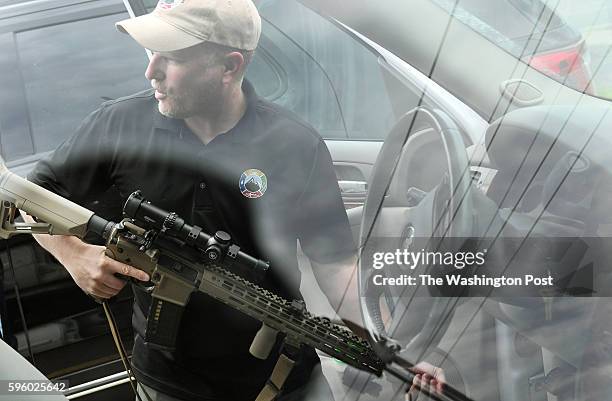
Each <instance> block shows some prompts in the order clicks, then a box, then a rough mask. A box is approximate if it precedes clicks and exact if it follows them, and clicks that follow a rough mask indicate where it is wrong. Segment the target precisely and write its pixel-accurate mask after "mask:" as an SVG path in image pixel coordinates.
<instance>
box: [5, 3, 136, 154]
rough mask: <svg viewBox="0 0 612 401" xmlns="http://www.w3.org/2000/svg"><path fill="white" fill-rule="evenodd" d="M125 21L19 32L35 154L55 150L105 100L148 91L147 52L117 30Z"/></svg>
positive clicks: (109, 18) (103, 19)
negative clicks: (145, 72) (146, 73)
mask: <svg viewBox="0 0 612 401" xmlns="http://www.w3.org/2000/svg"><path fill="white" fill-rule="evenodd" d="M122 18H127V14H119V15H109V16H104V17H100V18H95V19H91V20H82V21H76V22H70V23H65V24H60V25H54V26H49V27H44V28H40V29H34V30H30V31H25V32H18V33H16V35H15V40H16V46H17V52H18V54H19V63H20V71H21V76H22V79H23V82H24V90H25V96H26V100H27V106H28V111H29V124H30V129H31V135H32V137H33V143H34V152H42V151H47V150H51V149H54V148H55V147H56V146H57V144H58V143H60V142H61V141H62V140H64V139H66V138H67V137H68V136H69V135H70V134H71V133H72V132H73V131H74V130H75V129H76V127H77V126H78V124H79V122H80V121H82V119H83V117H84V116H86V115H87V114H88V113H90V112H91V111H93V110H95V109H96V108H97V107H99V105H100V103H102V102H103V101H104V100H108V99H115V98H118V97H120V96H124V95H126V94H129V93H134V92H137V91H140V90H143V89H146V88H148V83H147V81H146V79H145V78H144V66H145V65H146V63H145V61H146V55H145V53H144V52H143V51H142V49H141V48H140V47H139V46H138V45H137V44H136V43H135V42H134V41H133V40H131V39H130V38H129V37H127V36H126V35H122V34H120V33H119V32H117V31H116V29H115V27H114V23H115V22H116V21H117V20H120V19H122ZM6 156H8V159H11V155H10V154H8V155H6Z"/></svg>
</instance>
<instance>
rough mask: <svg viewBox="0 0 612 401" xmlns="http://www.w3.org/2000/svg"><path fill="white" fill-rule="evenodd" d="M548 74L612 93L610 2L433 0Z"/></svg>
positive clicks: (605, 94)
mask: <svg viewBox="0 0 612 401" xmlns="http://www.w3.org/2000/svg"><path fill="white" fill-rule="evenodd" d="M432 1H433V2H434V3H435V4H437V5H438V6H440V7H442V8H443V9H444V10H445V11H447V12H448V13H450V14H452V15H453V17H454V18H455V19H457V20H459V21H461V22H462V23H464V24H466V25H468V26H469V27H470V28H472V29H473V30H475V31H476V32H478V33H479V34H481V35H482V36H483V37H485V38H486V39H488V40H489V41H491V42H493V43H494V44H496V45H497V46H499V47H500V48H502V49H504V50H505V51H507V52H508V53H510V54H511V55H513V56H514V57H516V58H517V59H520V60H522V61H523V62H525V63H528V64H529V65H530V66H531V67H533V68H535V69H537V70H538V71H540V72H542V73H544V74H546V75H547V76H549V77H551V78H553V79H555V80H557V81H559V82H561V83H562V84H564V85H566V86H569V87H571V88H573V89H576V90H578V91H581V92H585V93H588V94H592V95H596V96H600V97H604V98H608V99H610V98H612V57H611V56H610V48H611V46H612V4H610V2H609V1H606V0H587V1H584V2H582V1H581V2H578V1H573V0H554V1H553V0H550V1H548V0H493V1H491V0H459V1H456V0H432Z"/></svg>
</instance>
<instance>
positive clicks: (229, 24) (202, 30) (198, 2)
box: [115, 0, 261, 52]
mask: <svg viewBox="0 0 612 401" xmlns="http://www.w3.org/2000/svg"><path fill="white" fill-rule="evenodd" d="M115 26H116V27H117V29H118V30H119V31H120V32H123V33H127V34H129V35H130V36H131V37H132V38H134V40H136V41H137V42H138V43H140V45H141V46H143V47H145V48H147V49H149V50H152V51H159V52H169V51H174V50H180V49H185V48H187V47H191V46H195V45H197V44H200V43H204V42H213V43H216V44H219V45H223V46H229V47H233V48H236V49H242V50H254V49H255V48H256V47H257V42H258V41H259V35H260V34H261V18H260V17H259V13H258V12H257V8H255V5H254V4H253V2H252V1H251V0H159V2H158V3H157V6H156V7H155V10H153V11H152V12H151V13H150V14H146V15H141V16H139V17H136V18H131V19H126V20H123V21H119V22H117V23H116V24H115Z"/></svg>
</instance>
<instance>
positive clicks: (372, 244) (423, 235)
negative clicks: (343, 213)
mask: <svg viewBox="0 0 612 401" xmlns="http://www.w3.org/2000/svg"><path fill="white" fill-rule="evenodd" d="M432 149H437V152H434V154H443V155H444V158H443V159H444V160H440V161H439V163H428V165H429V166H431V167H430V169H431V170H435V171H418V170H416V168H415V167H418V166H416V165H415V164H416V162H415V160H418V159H421V160H422V159H423V157H426V158H427V157H431V155H429V154H427V153H425V154H424V152H428V151H431V150H432ZM415 175H418V176H415ZM429 176H431V177H429ZM415 177H417V178H416V179H415ZM415 182H418V183H420V186H421V188H417V187H415V186H414V185H412V184H411V183H415ZM436 183H437V185H435V184H436ZM472 203H473V201H472V193H471V175H470V170H469V164H468V158H467V153H466V151H465V145H464V142H463V139H462V137H461V132H460V130H459V128H458V127H457V126H456V125H455V123H454V122H453V121H452V120H451V119H450V117H448V116H447V115H446V114H445V113H443V112H442V111H440V110H431V109H428V108H425V107H417V108H415V109H413V110H411V111H409V112H408V113H406V114H405V115H404V116H402V118H401V119H400V120H399V121H398V122H397V124H396V125H395V126H394V128H393V129H392V130H391V132H390V134H389V136H388V137H387V139H386V140H385V143H384V144H383V146H382V149H381V151H380V153H379V155H378V158H377V160H376V163H375V165H374V169H373V172H372V179H371V186H370V189H369V191H368V195H367V198H366V202H365V206H364V211H363V216H362V224H361V232H360V241H359V244H360V258H359V290H360V303H361V305H360V306H361V311H362V317H363V319H364V324H365V326H366V328H367V329H368V330H369V331H370V334H371V335H373V336H374V338H377V337H378V336H379V335H383V336H385V337H387V336H390V337H392V338H393V339H394V340H396V341H398V342H399V343H400V345H401V346H402V348H403V353H406V354H407V355H411V354H414V357H417V358H421V357H422V356H423V354H424V353H425V352H426V350H427V349H428V348H429V347H430V346H435V345H436V344H437V341H439V339H440V338H441V337H442V335H443V334H444V330H443V329H442V326H443V325H444V324H445V323H448V321H450V317H451V316H452V306H453V305H454V298H450V297H432V296H431V294H430V293H429V289H428V288H427V287H426V286H423V285H420V284H421V283H420V280H418V278H419V277H418V275H419V274H423V273H425V270H424V267H423V266H416V267H414V269H413V270H410V269H408V268H407V266H406V265H405V264H404V265H399V264H395V265H385V266H384V267H383V268H381V266H380V263H379V266H378V268H375V266H374V263H373V261H374V259H373V257H374V256H373V255H374V253H376V252H379V253H380V252H383V251H389V252H394V251H397V250H400V251H403V250H407V251H409V252H418V251H421V250H426V251H427V250H432V251H435V250H439V249H440V246H441V244H440V241H439V240H438V239H439V238H441V237H443V238H446V241H448V240H450V241H451V246H452V241H453V239H455V238H456V239H461V238H465V237H469V236H470V235H471V232H472V224H473V223H472ZM444 246H445V249H444V250H445V251H448V250H450V249H448V243H446V244H445V245H444ZM402 274H405V275H412V276H414V277H416V278H417V285H411V286H405V285H376V284H375V276H377V275H378V276H379V277H378V282H380V276H381V275H382V276H391V277H400V276H401V275H402ZM383 299H384V300H385V301H386V302H387V304H388V305H389V312H390V315H391V320H390V322H389V325H388V327H387V328H385V322H384V319H383V309H382V308H381V300H383ZM409 308H410V310H408V309H409ZM404 314H405V317H406V319H403V318H402V317H403V316H404Z"/></svg>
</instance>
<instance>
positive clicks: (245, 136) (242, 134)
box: [153, 79, 259, 143]
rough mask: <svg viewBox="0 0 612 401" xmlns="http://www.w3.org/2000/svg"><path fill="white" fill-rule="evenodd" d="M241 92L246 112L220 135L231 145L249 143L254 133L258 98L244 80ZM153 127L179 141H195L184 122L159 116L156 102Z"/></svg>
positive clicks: (193, 135) (251, 86) (253, 89)
mask: <svg viewBox="0 0 612 401" xmlns="http://www.w3.org/2000/svg"><path fill="white" fill-rule="evenodd" d="M242 91H243V92H244V95H245V99H246V110H245V112H244V114H243V115H242V117H241V118H240V120H239V121H238V123H236V125H235V126H234V127H232V128H231V129H230V130H229V131H227V132H225V133H223V134H220V135H223V136H225V138H226V139H229V140H231V141H232V142H233V143H245V142H248V141H250V140H251V139H252V132H254V127H255V121H256V106H257V101H258V99H259V97H258V96H257V93H256V92H255V88H253V85H252V84H251V83H250V82H249V81H248V80H246V79H245V80H243V81H242ZM153 127H154V128H156V129H163V130H166V131H172V132H176V133H177V134H178V135H179V136H180V137H181V139H186V140H190V139H191V138H190V137H193V138H195V139H197V137H196V136H195V134H193V133H192V132H191V130H190V129H189V127H187V124H185V121H184V120H182V119H177V118H171V117H166V116H164V115H163V114H161V113H160V112H159V110H158V109H157V102H155V119H154V121H153ZM215 139H216V138H215ZM197 141H198V142H200V143H201V141H200V140H199V139H197Z"/></svg>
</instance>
